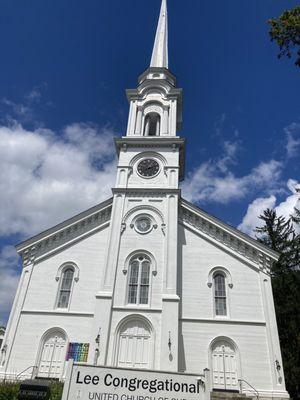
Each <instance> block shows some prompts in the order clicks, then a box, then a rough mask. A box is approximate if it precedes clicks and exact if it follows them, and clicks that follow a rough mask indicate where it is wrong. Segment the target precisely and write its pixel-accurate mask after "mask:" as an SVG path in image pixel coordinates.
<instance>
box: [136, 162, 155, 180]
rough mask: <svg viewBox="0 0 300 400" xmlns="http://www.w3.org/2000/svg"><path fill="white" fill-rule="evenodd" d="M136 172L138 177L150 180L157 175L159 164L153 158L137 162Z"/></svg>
mask: <svg viewBox="0 0 300 400" xmlns="http://www.w3.org/2000/svg"><path fill="white" fill-rule="evenodd" d="M137 170H138V173H139V174H140V175H142V176H144V177H147V178H150V177H153V176H155V175H157V174H158V172H159V164H158V162H157V161H156V160H153V158H144V160H142V161H140V162H139V164H138V167H137Z"/></svg>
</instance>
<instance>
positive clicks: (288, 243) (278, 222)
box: [256, 209, 300, 399]
mask: <svg viewBox="0 0 300 400" xmlns="http://www.w3.org/2000/svg"><path fill="white" fill-rule="evenodd" d="M296 217H297V215H296ZM259 218H260V219H261V220H262V221H263V222H264V225H263V226H262V227H259V228H256V232H257V233H258V234H259V237H258V240H259V241H260V242H261V243H264V244H265V245H267V246H269V247H271V248H272V249H273V250H275V251H277V252H278V253H279V255H280V256H279V259H278V261H277V262H276V263H274V265H273V267H272V271H271V275H272V287H273V294H274V303H275V309H276V317H277V324H278V332H279V339H280V345H281V351H282V359H283V366H284V372H285V379H286V387H287V390H288V392H289V394H290V396H291V397H292V398H293V399H298V398H299V397H300V307H299V305H300V269H299V268H300V257H299V249H300V236H299V235H297V234H296V233H295V229H294V226H293V220H292V218H289V219H288V220H286V219H285V218H284V217H281V216H277V214H276V211H274V210H270V209H267V210H265V211H264V213H263V214H262V215H261V216H260V217H259ZM294 221H295V220H294ZM295 223H297V221H295Z"/></svg>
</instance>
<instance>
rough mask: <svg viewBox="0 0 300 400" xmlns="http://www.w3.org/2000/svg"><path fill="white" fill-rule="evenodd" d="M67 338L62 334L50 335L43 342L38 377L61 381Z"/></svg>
mask: <svg viewBox="0 0 300 400" xmlns="http://www.w3.org/2000/svg"><path fill="white" fill-rule="evenodd" d="M66 345H67V341H66V337H65V335H64V334H63V333H62V332H59V331H58V332H51V333H49V334H48V335H47V336H46V337H45V339H44V342H43V346H42V350H41V356H40V362H39V366H38V377H41V378H56V379H60V378H61V377H62V374H63V372H64V366H65V357H66Z"/></svg>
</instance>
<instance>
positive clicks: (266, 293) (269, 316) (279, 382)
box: [259, 271, 287, 397]
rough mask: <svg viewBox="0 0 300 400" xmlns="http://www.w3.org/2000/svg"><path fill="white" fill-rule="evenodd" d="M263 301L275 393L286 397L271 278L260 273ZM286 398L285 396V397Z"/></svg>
mask: <svg viewBox="0 0 300 400" xmlns="http://www.w3.org/2000/svg"><path fill="white" fill-rule="evenodd" d="M259 275H260V282H261V290H262V299H263V307H264V315H265V320H266V331H267V340H268V349H269V361H270V372H271V378H272V384H273V391H275V392H276V391H277V392H283V394H284V395H286V394H287V392H286V390H285V381H284V373H283V365H282V358H281V350H280V343H279V337H278V328H277V321H276V314H275V307H274V300H273V292H272V286H271V277H270V276H269V275H267V274H266V273H264V272H263V271H259ZM276 360H277V361H278V362H279V364H280V370H277V368H276ZM284 397H285V396H284Z"/></svg>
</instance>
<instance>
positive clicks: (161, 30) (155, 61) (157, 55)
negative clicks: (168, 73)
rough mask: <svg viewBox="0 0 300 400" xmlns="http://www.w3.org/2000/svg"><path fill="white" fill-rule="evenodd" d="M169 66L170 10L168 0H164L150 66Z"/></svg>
mask: <svg viewBox="0 0 300 400" xmlns="http://www.w3.org/2000/svg"><path fill="white" fill-rule="evenodd" d="M168 66H169V59H168V11H167V0H162V2H161V9H160V15H159V20H158V25H157V31H156V36H155V42H154V47H153V52H152V57H151V63H150V67H159V68H168Z"/></svg>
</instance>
